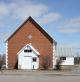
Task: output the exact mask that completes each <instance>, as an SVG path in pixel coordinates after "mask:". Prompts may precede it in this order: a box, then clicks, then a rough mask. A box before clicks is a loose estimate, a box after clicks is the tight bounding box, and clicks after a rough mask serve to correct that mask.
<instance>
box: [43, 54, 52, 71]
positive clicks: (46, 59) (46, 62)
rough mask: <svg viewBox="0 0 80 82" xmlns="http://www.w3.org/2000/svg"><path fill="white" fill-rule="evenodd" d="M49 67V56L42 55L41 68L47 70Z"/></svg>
mask: <svg viewBox="0 0 80 82" xmlns="http://www.w3.org/2000/svg"><path fill="white" fill-rule="evenodd" d="M50 65H51V60H50V56H49V55H44V56H43V57H42V67H43V68H44V69H45V70H47V69H49V68H50Z"/></svg>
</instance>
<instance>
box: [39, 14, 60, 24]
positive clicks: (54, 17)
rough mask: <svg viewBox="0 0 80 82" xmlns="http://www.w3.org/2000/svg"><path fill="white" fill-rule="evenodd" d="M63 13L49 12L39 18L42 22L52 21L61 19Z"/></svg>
mask: <svg viewBox="0 0 80 82" xmlns="http://www.w3.org/2000/svg"><path fill="white" fill-rule="evenodd" d="M60 18H61V15H60V14H59V13H48V14H46V15H44V16H43V17H42V18H39V22H40V23H42V24H46V23H51V22H55V21H57V20H59V19H60Z"/></svg>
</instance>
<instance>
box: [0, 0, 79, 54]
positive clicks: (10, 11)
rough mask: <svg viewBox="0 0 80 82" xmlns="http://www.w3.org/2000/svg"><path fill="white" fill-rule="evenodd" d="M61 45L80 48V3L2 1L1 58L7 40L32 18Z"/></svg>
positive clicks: (37, 0) (23, 0) (39, 0)
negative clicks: (29, 17)
mask: <svg viewBox="0 0 80 82" xmlns="http://www.w3.org/2000/svg"><path fill="white" fill-rule="evenodd" d="M28 16H32V17H33V19H34V20H35V21H36V22H37V23H38V24H39V25H40V26H41V27H43V29H44V30H45V31H46V32H47V33H48V34H49V35H50V36H51V37H52V38H53V39H55V40H56V41H57V45H60V46H69V47H74V48H80V0H0V54H4V53H5V52H6V48H5V46H6V45H5V40H6V39H7V38H8V37H9V36H10V35H11V34H12V33H13V32H14V31H15V30H16V29H17V28H18V27H19V26H20V25H21V24H22V23H23V22H24V21H25V20H26V19H27V18H28Z"/></svg>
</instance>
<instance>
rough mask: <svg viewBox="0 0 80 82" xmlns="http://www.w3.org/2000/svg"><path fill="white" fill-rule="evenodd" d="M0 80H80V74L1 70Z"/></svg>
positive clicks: (12, 81)
mask: <svg viewBox="0 0 80 82" xmlns="http://www.w3.org/2000/svg"><path fill="white" fill-rule="evenodd" d="M0 82H80V75H76V74H73V73H71V72H65V71H35V70H34V71H26V70H24V71H21V70H18V71H16V70H7V71H2V72H0Z"/></svg>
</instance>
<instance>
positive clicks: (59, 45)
mask: <svg viewBox="0 0 80 82" xmlns="http://www.w3.org/2000/svg"><path fill="white" fill-rule="evenodd" d="M57 47H63V48H76V49H78V48H79V49H80V43H67V44H58V45H57Z"/></svg>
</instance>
